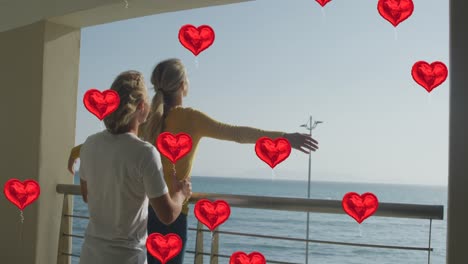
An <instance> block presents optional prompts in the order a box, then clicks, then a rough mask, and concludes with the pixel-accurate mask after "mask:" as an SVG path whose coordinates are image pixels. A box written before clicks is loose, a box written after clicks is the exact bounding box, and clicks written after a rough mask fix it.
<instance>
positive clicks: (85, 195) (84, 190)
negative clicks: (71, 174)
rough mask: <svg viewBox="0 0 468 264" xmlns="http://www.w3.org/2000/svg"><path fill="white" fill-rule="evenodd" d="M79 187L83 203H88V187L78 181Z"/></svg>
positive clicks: (84, 182) (81, 181) (81, 180)
mask: <svg viewBox="0 0 468 264" xmlns="http://www.w3.org/2000/svg"><path fill="white" fill-rule="evenodd" d="M80 187H81V196H83V201H84V202H85V203H88V185H87V183H86V181H84V180H83V179H80Z"/></svg>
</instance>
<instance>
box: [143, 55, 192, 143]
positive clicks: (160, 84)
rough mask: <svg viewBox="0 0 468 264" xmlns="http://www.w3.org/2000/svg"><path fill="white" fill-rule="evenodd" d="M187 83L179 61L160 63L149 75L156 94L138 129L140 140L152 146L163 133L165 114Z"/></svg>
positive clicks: (172, 60)
mask: <svg viewBox="0 0 468 264" xmlns="http://www.w3.org/2000/svg"><path fill="white" fill-rule="evenodd" d="M187 82H188V79H187V73H186V70H185V67H184V64H183V63H182V61H181V60H179V59H168V60H165V61H162V62H160V63H159V64H158V65H156V67H155V68H154V70H153V73H152V74H151V83H152V84H153V86H154V91H155V92H156V94H155V95H154V97H153V100H152V102H151V110H150V112H149V115H148V120H147V121H146V123H144V124H143V125H142V127H140V131H141V138H142V139H144V140H146V141H148V142H151V143H153V144H154V142H155V140H156V138H157V137H158V136H159V134H160V133H161V132H162V131H163V129H164V127H163V125H164V119H165V117H166V114H167V112H168V111H169V109H171V108H172V107H173V106H174V99H175V96H174V95H175V94H176V93H177V92H178V91H179V89H181V87H183V85H184V84H186V83H187Z"/></svg>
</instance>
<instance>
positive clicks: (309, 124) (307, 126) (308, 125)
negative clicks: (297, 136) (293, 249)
mask: <svg viewBox="0 0 468 264" xmlns="http://www.w3.org/2000/svg"><path fill="white" fill-rule="evenodd" d="M321 123H323V121H315V122H314V123H312V116H310V117H309V122H307V123H306V124H303V125H301V127H304V128H305V129H307V130H309V135H310V136H312V130H314V129H315V128H316V127H317V125H318V124H321ZM311 154H312V153H309V173H308V175H309V176H308V181H307V199H309V198H310V168H311V161H312V160H311V158H312V156H311ZM309 219H310V214H309V212H307V231H306V264H308V263H309Z"/></svg>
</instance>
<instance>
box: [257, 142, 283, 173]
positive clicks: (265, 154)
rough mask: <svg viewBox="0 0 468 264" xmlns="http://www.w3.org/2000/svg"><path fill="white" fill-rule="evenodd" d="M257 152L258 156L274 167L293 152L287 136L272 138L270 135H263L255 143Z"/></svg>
mask: <svg viewBox="0 0 468 264" xmlns="http://www.w3.org/2000/svg"><path fill="white" fill-rule="evenodd" d="M255 153H257V156H258V157H259V158H260V159H261V160H263V161H264V162H266V164H268V165H270V167H271V168H274V167H275V166H276V165H278V164H279V163H281V162H282V161H284V160H285V159H287V158H288V157H289V154H291V144H289V141H288V140H287V139H285V138H277V139H275V140H271V139H270V138H268V137H261V138H259V139H258V140H257V143H256V144H255Z"/></svg>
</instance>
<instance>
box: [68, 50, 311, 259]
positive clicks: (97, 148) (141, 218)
mask: <svg viewBox="0 0 468 264" xmlns="http://www.w3.org/2000/svg"><path fill="white" fill-rule="evenodd" d="M151 83H152V84H153V86H154V89H155V92H156V95H155V96H154V97H153V99H152V102H151V106H150V104H149V101H148V96H147V89H146V86H145V83H144V79H143V76H142V74H141V73H139V72H136V71H127V72H124V73H121V74H120V75H119V76H118V77H117V78H116V79H115V81H114V82H113V84H112V86H111V89H112V90H114V91H116V92H117V93H118V94H119V96H120V105H119V107H118V109H117V110H116V111H115V112H113V113H112V114H110V115H109V116H108V117H106V118H105V119H104V124H105V126H106V130H105V131H102V132H99V133H97V134H94V135H92V136H90V137H88V138H87V140H86V141H85V143H84V144H83V145H79V146H77V147H75V148H73V150H72V151H71V153H70V158H69V162H68V169H69V170H70V171H71V172H72V173H73V164H74V162H75V160H76V159H77V158H78V157H80V159H81V163H80V170H79V171H80V184H81V190H82V195H83V200H84V201H85V202H87V203H88V208H89V214H90V221H89V223H88V227H87V229H86V234H85V240H84V242H83V246H82V252H81V259H80V263H81V264H88V263H101V264H106V263H109V264H110V263H112V264H119V263H122V264H143V263H148V264H157V263H159V261H158V260H156V259H155V258H154V257H153V256H151V255H149V253H148V255H147V253H146V248H145V242H146V236H147V234H151V233H155V232H157V233H162V234H167V233H176V234H178V235H179V236H180V237H181V238H182V241H183V249H182V251H181V253H180V254H179V255H178V256H177V257H175V258H174V259H172V260H170V261H169V262H168V264H180V263H183V258H184V252H185V245H186V241H187V214H188V211H189V208H188V205H187V202H186V201H187V200H188V199H189V198H190V196H191V193H192V192H191V183H190V181H189V179H190V177H189V175H190V171H191V169H192V162H193V160H194V157H195V153H196V150H197V146H198V143H199V142H200V139H201V138H202V137H211V138H216V139H221V140H229V141H235V142H238V143H250V144H254V143H255V142H256V141H257V139H258V138H260V137H264V136H266V137H270V138H272V139H274V138H278V137H284V138H286V139H287V140H288V141H289V142H290V144H291V146H292V147H293V148H295V149H297V150H300V151H302V152H304V153H309V152H310V151H315V150H316V149H317V148H318V146H317V144H318V143H317V141H315V140H314V139H312V138H311V137H310V136H309V135H306V134H300V133H283V132H271V131H264V130H260V129H256V128H252V127H244V126H232V125H228V124H224V123H220V122H218V121H216V120H214V119H212V118H210V117H209V116H207V115H206V114H204V113H202V112H200V111H198V110H195V109H193V108H185V107H182V101H183V97H185V96H186V95H187V93H188V84H189V81H188V78H187V73H186V70H185V67H184V65H183V64H182V62H181V61H180V60H178V59H169V60H165V61H162V62H160V63H159V64H158V65H157V66H156V67H155V69H154V70H153V73H152V75H151ZM166 131H167V132H170V133H173V134H177V133H180V132H185V133H187V134H189V135H190V136H191V137H192V143H193V146H192V150H191V151H190V152H189V153H188V154H187V155H186V156H185V157H183V158H182V159H180V160H179V161H178V162H177V163H176V165H175V167H176V171H177V175H176V176H174V175H173V172H172V168H173V166H172V163H171V162H170V161H169V160H168V159H167V158H166V157H164V156H162V157H161V156H160V154H159V153H158V152H157V150H156V148H155V147H154V146H153V145H154V144H155V141H156V138H157V137H158V135H159V134H160V133H161V132H166ZM166 184H167V185H166ZM148 198H149V199H148ZM148 203H149V205H151V206H148ZM146 260H147V262H146Z"/></svg>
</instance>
